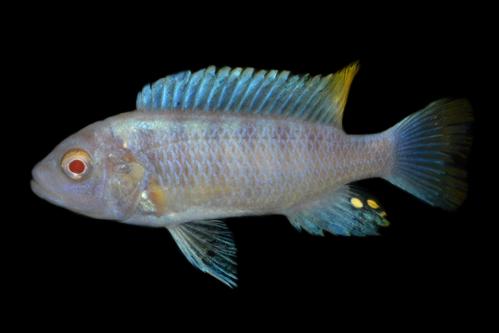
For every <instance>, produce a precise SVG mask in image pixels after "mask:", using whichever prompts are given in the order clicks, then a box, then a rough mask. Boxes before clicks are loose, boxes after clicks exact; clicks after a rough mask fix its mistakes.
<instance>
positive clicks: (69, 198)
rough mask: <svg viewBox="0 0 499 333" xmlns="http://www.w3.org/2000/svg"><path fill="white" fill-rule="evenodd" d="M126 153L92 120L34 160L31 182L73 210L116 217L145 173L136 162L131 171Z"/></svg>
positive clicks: (46, 196) (38, 191)
mask: <svg viewBox="0 0 499 333" xmlns="http://www.w3.org/2000/svg"><path fill="white" fill-rule="evenodd" d="M125 157H126V152H122V151H121V150H119V149H117V144H116V143H115V142H114V139H113V136H112V133H111V131H110V129H109V128H108V127H106V126H105V125H104V124H103V122H98V123H94V124H92V125H90V126H87V127H86V128H84V129H82V130H80V131H79V132H77V133H75V134H73V135H71V136H69V137H68V138H66V139H65V140H63V141H62V142H61V143H60V144H59V145H57V146H56V147H55V148H54V150H53V151H52V152H50V154H48V155H47V156H46V157H45V158H44V159H43V160H41V161H40V162H39V163H38V164H36V166H35V167H34V168H33V170H32V177H33V178H32V180H31V188H32V190H33V192H34V193H35V194H37V195H38V196H39V197H41V198H42V199H45V200H47V201H49V202H50V203H53V204H55V205H57V206H61V207H64V208H66V209H69V210H71V211H74V212H76V213H79V214H83V215H86V216H90V217H93V218H98V219H120V218H123V215H124V214H126V211H127V210H129V206H130V205H131V204H132V201H131V200H130V196H131V195H132V194H134V195H135V194H136V192H137V190H136V188H137V186H138V183H139V182H140V180H141V179H142V176H143V172H142V173H141V172H140V170H138V171H137V170H136V169H137V168H138V167H135V169H134V170H132V171H130V169H133V168H131V167H130V166H129V165H130V162H129V161H126V158H125ZM142 171H143V170H142ZM130 173H132V174H133V176H134V177H135V178H133V180H136V181H137V182H136V183H134V184H132V183H131V181H130V179H131V176H130ZM138 178H140V179H138ZM132 187H133V189H132ZM127 200H128V201H127ZM124 212H125V213H124Z"/></svg>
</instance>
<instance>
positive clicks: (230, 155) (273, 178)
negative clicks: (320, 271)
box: [108, 112, 393, 226]
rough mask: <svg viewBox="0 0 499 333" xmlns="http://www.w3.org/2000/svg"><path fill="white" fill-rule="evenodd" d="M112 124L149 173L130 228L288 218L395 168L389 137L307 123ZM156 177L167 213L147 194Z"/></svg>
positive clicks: (182, 117) (223, 118)
mask: <svg viewBox="0 0 499 333" xmlns="http://www.w3.org/2000/svg"><path fill="white" fill-rule="evenodd" d="M108 121H109V127H110V128H111V129H112V131H113V134H114V135H113V136H114V137H115V138H116V139H117V140H119V142H121V143H122V144H125V145H126V146H127V148H128V149H129V150H130V152H131V153H132V154H133V156H134V157H135V158H136V159H137V160H138V161H139V163H140V164H141V165H142V166H144V168H145V170H146V174H145V176H144V179H145V180H146V181H145V182H144V183H143V185H142V186H143V189H142V191H141V193H143V195H139V196H138V197H137V202H136V203H134V205H136V208H135V209H134V211H133V214H132V215H131V216H129V217H127V218H126V220H125V221H126V222H129V223H138V224H144V225H154V226H164V225H165V224H168V223H173V224H175V223H177V224H178V223H183V222H190V221H197V220H204V219H211V218H223V217H230V216H245V215H264V214H284V213H285V212H286V211H287V210H289V209H292V208H293V207H295V206H297V205H299V204H300V203H303V202H304V201H307V200H310V198H313V197H318V196H321V195H322V194H324V193H327V192H330V191H332V190H334V189H335V188H338V187H340V186H342V185H344V184H347V183H350V182H352V181H356V180H359V179H365V178H371V177H380V176H382V175H383V174H384V173H386V172H387V170H389V168H390V166H391V156H392V149H393V147H392V136H391V135H390V133H382V134H376V135H366V136H349V135H346V134H345V133H344V132H343V131H342V130H340V129H337V128H335V127H331V126H326V125H321V124H311V123H307V122H304V121H300V120H293V119H281V118H276V117H269V116H258V117H253V116H247V115H234V114H225V115H219V114H216V113H206V114H199V113H174V112H170V113H167V114H158V113H154V114H150V113H135V112H134V113H131V114H125V116H118V117H117V118H111V119H109V120H108ZM137 124H140V125H137ZM131 127H134V128H136V130H135V131H133V132H130V131H129V128H131ZM153 180H154V181H156V182H157V184H158V185H159V187H160V189H161V191H163V192H164V195H165V202H164V207H161V211H162V213H160V212H158V210H157V208H158V207H157V206H156V205H154V203H151V202H150V201H151V200H150V198H149V196H148V194H147V189H148V187H149V184H150V182H151V181H153Z"/></svg>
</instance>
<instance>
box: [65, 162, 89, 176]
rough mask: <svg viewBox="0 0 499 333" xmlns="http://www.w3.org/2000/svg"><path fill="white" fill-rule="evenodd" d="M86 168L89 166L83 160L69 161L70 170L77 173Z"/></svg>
mask: <svg viewBox="0 0 499 333" xmlns="http://www.w3.org/2000/svg"><path fill="white" fill-rule="evenodd" d="M86 168H87V167H86V165H85V163H84V162H83V161H82V160H72V161H71V162H69V165H68V169H69V171H71V172H73V173H76V174H80V173H83V172H85V169H86Z"/></svg>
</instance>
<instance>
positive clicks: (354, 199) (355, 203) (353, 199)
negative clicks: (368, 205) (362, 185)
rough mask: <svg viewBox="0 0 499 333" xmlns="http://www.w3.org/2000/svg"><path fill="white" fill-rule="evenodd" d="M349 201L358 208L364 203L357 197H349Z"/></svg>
mask: <svg viewBox="0 0 499 333" xmlns="http://www.w3.org/2000/svg"><path fill="white" fill-rule="evenodd" d="M350 203H351V204H352V206H354V207H355V208H359V209H360V208H362V207H364V204H363V203H362V201H361V200H360V199H359V198H352V199H350Z"/></svg>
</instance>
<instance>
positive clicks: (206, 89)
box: [137, 63, 358, 128]
mask: <svg viewBox="0 0 499 333" xmlns="http://www.w3.org/2000/svg"><path fill="white" fill-rule="evenodd" d="M357 70H358V64H357V63H353V64H351V65H349V66H347V67H346V68H344V69H343V70H341V71H339V72H337V73H335V74H330V75H327V76H325V77H322V76H320V75H317V76H313V77H310V76H309V75H308V74H306V75H291V74H290V72H288V71H281V72H279V71H276V70H271V71H265V70H260V71H255V70H254V69H253V68H246V69H242V68H234V69H231V68H229V67H223V68H221V69H219V70H217V69H216V68H215V67H213V66H211V67H208V68H206V69H203V70H200V71H197V72H195V73H191V72H190V71H186V72H181V73H178V74H174V75H170V76H167V77H165V78H164V79H161V80H158V81H156V82H155V83H153V84H152V85H146V86H145V87H144V88H143V89H142V91H141V92H140V93H139V94H138V95H137V110H139V111H176V110H183V111H222V112H249V113H259V114H272V115H282V116H285V117H295V118H299V119H303V120H307V121H312V122H320V123H324V124H330V125H333V126H336V127H338V128H342V126H341V122H342V119H343V110H344V108H345V104H346V100H347V97H348V91H349V89H350V85H351V83H352V80H353V77H354V76H355V74H356V73H357Z"/></svg>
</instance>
